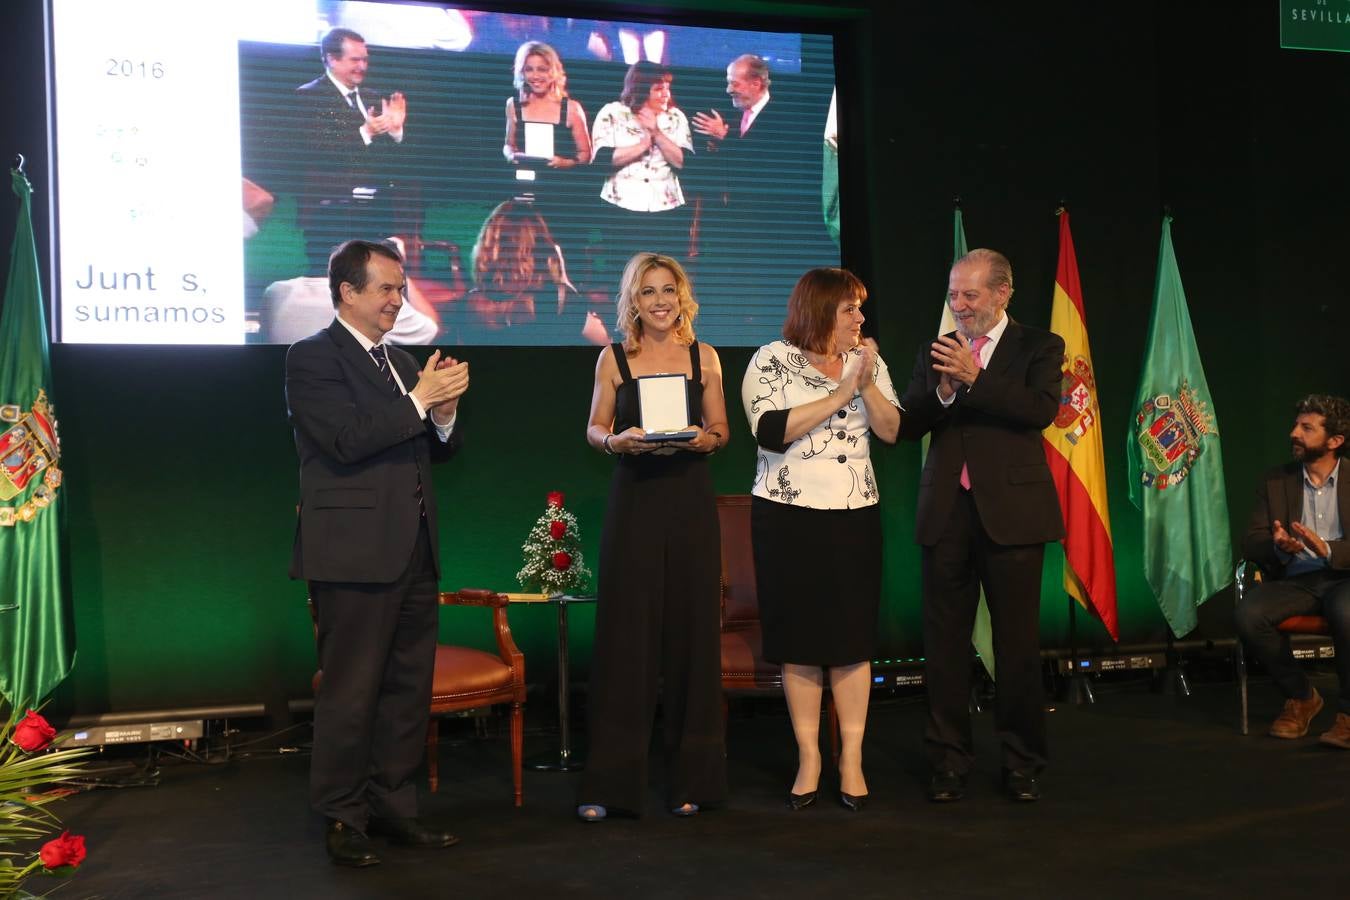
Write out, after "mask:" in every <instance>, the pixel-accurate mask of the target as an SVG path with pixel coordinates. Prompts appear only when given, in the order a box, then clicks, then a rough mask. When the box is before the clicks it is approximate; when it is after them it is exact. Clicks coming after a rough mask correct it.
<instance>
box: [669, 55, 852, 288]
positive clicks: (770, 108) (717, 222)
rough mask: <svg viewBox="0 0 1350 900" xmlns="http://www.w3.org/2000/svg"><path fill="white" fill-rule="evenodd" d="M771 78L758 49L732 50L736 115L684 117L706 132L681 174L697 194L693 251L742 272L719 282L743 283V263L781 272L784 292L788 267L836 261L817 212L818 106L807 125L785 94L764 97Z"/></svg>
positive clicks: (730, 82)
mask: <svg viewBox="0 0 1350 900" xmlns="http://www.w3.org/2000/svg"><path fill="white" fill-rule="evenodd" d="M771 84H772V78H771V75H770V72H769V65H768V63H766V62H765V61H764V60H763V59H762V58H760V57H758V56H754V55H753V54H746V55H744V56H738V57H737V58H736V59H734V60H733V61H732V62H731V64H730V65H729V66H727V87H726V93H727V96H728V97H729V98H730V100H731V105H732V107H734V109H735V111H736V115H734V116H729V117H727V118H723V116H722V114H721V112H719V111H718V110H715V109H713V110H709V111H707V112H697V113H695V114H694V115H693V117H692V118H691V120H690V122H691V125H692V127H693V129H694V131H695V132H697V133H698V134H700V135H703V136H704V137H705V138H706V139H707V140H706V141H705V142H704V143H703V145H702V146H700V147H697V148H696V150H697V152H696V153H695V157H694V159H693V160H692V161H689V164H688V165H687V166H686V169H687V173H686V174H682V175H681V178H682V179H684V180H686V181H687V182H688V183H689V184H690V185H692V186H693V188H694V192H695V193H696V194H698V195H699V196H700V197H701V204H700V213H699V220H700V231H699V242H700V255H704V256H707V257H708V258H709V259H710V260H715V264H716V265H717V266H718V267H719V268H722V269H729V270H730V274H738V273H742V277H741V278H738V279H736V280H734V281H732V282H729V283H728V285H727V286H728V289H739V287H740V286H741V285H743V284H744V278H743V272H744V269H745V268H746V265H747V262H748V261H751V264H753V265H755V266H757V267H762V269H761V271H767V272H774V273H778V274H781V276H782V277H784V278H786V279H787V281H786V284H785V286H784V288H783V293H784V294H787V293H788V291H789V290H790V289H791V287H792V284H793V283H794V282H795V281H796V278H797V276H796V273H799V272H801V270H802V269H803V268H804V267H808V266H811V265H833V264H835V263H837V262H838V250H837V248H836V247H835V245H834V243H833V242H832V241H831V240H830V237H829V233H828V231H827V230H826V228H825V223H824V220H823V218H822V216H821V211H820V178H821V164H822V157H821V154H822V149H823V146H824V144H823V132H822V131H821V127H820V123H821V122H823V121H824V116H825V112H826V106H825V104H824V103H822V105H821V108H820V110H819V114H818V115H815V114H813V115H810V116H809V119H810V124H809V125H808V124H806V123H805V122H803V121H802V120H803V118H804V116H803V115H802V114H801V113H800V112H797V113H795V114H794V110H793V108H792V106H791V101H790V100H782V99H778V100H775V99H774V97H773V95H772V94H771V93H770V91H769V87H770V85H771ZM802 105H803V104H801V103H798V109H800V107H801V106H802ZM702 268H703V269H704V270H706V266H703V267H702ZM733 285H734V286H735V287H734V288H733V287H732V286H733Z"/></svg>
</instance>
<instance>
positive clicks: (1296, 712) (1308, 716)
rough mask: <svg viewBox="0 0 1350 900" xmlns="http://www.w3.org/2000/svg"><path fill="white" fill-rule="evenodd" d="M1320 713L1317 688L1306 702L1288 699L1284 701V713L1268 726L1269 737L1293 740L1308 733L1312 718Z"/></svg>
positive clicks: (1319, 696)
mask: <svg viewBox="0 0 1350 900" xmlns="http://www.w3.org/2000/svg"><path fill="white" fill-rule="evenodd" d="M1321 711H1322V695H1321V694H1319V693H1317V688H1313V689H1312V696H1311V697H1309V698H1308V699H1307V700H1294V699H1292V698H1291V699H1289V700H1286V701H1284V711H1283V712H1281V713H1280V715H1279V717H1278V718H1276V719H1275V721H1274V723H1272V724H1271V726H1270V736H1271V737H1277V738H1284V739H1286V740H1293V739H1295V738H1301V737H1303V736H1304V735H1305V734H1307V733H1308V726H1309V725H1310V724H1312V720H1313V717H1314V716H1316V715H1317V714H1318V713H1320V712H1321Z"/></svg>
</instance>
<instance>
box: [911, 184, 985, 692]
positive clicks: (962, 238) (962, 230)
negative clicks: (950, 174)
mask: <svg viewBox="0 0 1350 900" xmlns="http://www.w3.org/2000/svg"><path fill="white" fill-rule="evenodd" d="M969 249H970V248H969V247H968V246H967V245H966V226H965V223H964V222H963V221H962V219H961V207H959V206H958V207H956V211H955V212H954V213H953V221H952V263H953V264H955V263H956V261H957V260H958V259H960V258H961V257H963V256H965V255H966V253H967V251H968V250H969ZM955 330H956V319H955V318H953V317H952V310H951V307H950V306H948V305H947V294H946V292H945V291H944V292H943V294H942V321H941V322H940V323H939V324H938V330H937V333H938V334H939V335H943V334H947V333H948V332H950V331H955ZM921 455H922V458H924V459H926V458H927V457H928V435H926V434H925V435H924V436H923V449H922V451H921ZM970 642H971V643H972V644H974V645H975V652H976V653H978V654H979V655H980V662H982V663H984V670H985V671H986V672H988V673H989V677H990V678H993V677H994V626H993V623H992V622H991V621H990V619H989V604H988V602H986V601H985V599H984V588H981V589H980V606H979V609H977V610H976V611H975V630H974V632H972V633H971V635H970Z"/></svg>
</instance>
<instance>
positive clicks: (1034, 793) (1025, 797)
mask: <svg viewBox="0 0 1350 900" xmlns="http://www.w3.org/2000/svg"><path fill="white" fill-rule="evenodd" d="M1003 787H1004V788H1006V789H1007V791H1008V796H1009V797H1011V798H1012V799H1014V800H1017V801H1018V802H1020V803H1035V802H1036V801H1037V800H1039V799H1041V786H1040V785H1039V784H1037V783H1036V776H1035V775H1030V774H1028V773H1026V772H1004V773H1003Z"/></svg>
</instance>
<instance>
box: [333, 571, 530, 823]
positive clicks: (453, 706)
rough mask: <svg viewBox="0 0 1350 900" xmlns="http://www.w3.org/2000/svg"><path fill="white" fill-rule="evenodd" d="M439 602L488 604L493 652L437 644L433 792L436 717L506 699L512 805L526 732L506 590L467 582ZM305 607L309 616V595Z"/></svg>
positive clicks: (430, 741)
mask: <svg viewBox="0 0 1350 900" xmlns="http://www.w3.org/2000/svg"><path fill="white" fill-rule="evenodd" d="M440 603H441V605H442V606H477V607H484V608H487V609H491V610H492V626H493V633H494V635H495V637H496V642H497V652H496V653H489V652H486V651H483V650H477V649H474V648H472V647H460V646H456V645H453V644H440V643H438V644H437V645H436V668H435V671H434V673H433V675H432V681H431V722H430V723H429V724H428V727H427V781H428V784H429V786H430V788H431V790H432V792H433V793H435V792H436V791H437V790H438V789H439V788H440V777H439V766H438V752H437V750H438V745H439V732H440V721H439V720H438V719H437V718H436V717H437V716H443V715H446V714H449V713H455V712H464V711H466V710H471V709H482V708H483V707H488V706H495V705H497V704H499V703H508V704H510V706H511V778H512V785H513V787H514V791H515V794H514V797H515V805H516V806H520V805H521V803H522V795H521V757H522V755H523V750H524V738H525V713H524V707H525V656H524V654H522V653H521V652H520V649H519V648H518V647H516V642H515V639H514V638H512V636H511V626H510V623H508V622H507V619H506V605H507V599H506V595H505V594H498V593H496V592H495V591H484V590H471V589H467V588H466V589H462V590H459V591H450V592H443V593H442V594H441V595H440ZM309 611H310V616H311V617H313V616H314V603H313V601H310V604H309ZM317 627H318V623H317V621H316V622H315V628H316V629H317ZM322 679H323V672H322V670H320V671H318V672H315V673H314V682H313V684H314V692H315V693H316V694H317V693H318V692H319V687H320V683H321V682H322Z"/></svg>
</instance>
